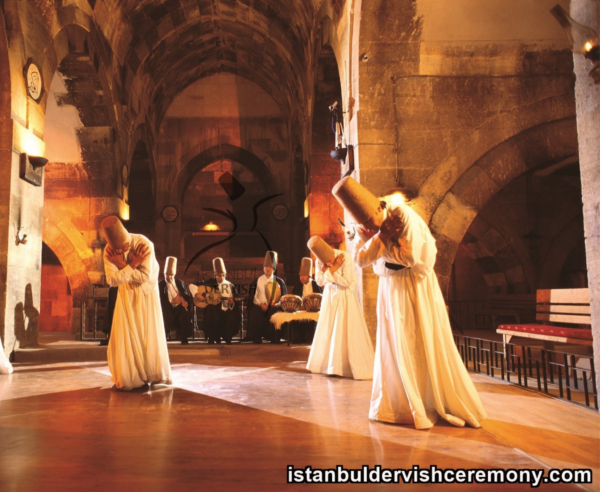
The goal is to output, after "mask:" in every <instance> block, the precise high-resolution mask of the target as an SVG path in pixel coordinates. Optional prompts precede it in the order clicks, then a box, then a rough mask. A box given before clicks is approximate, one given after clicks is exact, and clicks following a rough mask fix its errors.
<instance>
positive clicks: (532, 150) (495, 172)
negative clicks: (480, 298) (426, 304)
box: [415, 117, 578, 286]
mask: <svg viewBox="0 0 600 492" xmlns="http://www.w3.org/2000/svg"><path fill="white" fill-rule="evenodd" d="M465 152H466V153H468V152H469V151H468V150H465ZM577 152H578V148H577V134H576V127H575V121H574V118H573V117H565V118H564V119H560V120H555V121H550V122H548V123H543V124H540V125H537V126H535V127H529V128H528V129H526V130H524V131H522V132H519V133H517V134H516V135H514V136H512V137H510V138H508V139H506V140H504V141H502V142H501V143H500V144H498V145H496V146H495V147H493V148H491V149H489V150H488V151H487V152H486V153H484V154H483V155H481V156H480V157H479V158H478V159H477V160H476V161H474V162H473V163H472V164H471V165H469V166H467V167H466V168H465V169H463V170H462V172H461V173H459V174H457V175H455V174H454V173H453V171H451V170H450V169H451V166H450V167H449V168H448V169H447V174H446V177H443V176H441V175H438V176H436V178H435V179H442V180H443V181H444V182H445V183H446V185H445V191H444V194H443V195H442V196H440V197H438V196H437V195H436V194H435V193H430V194H429V195H427V194H426V195H421V196H420V197H419V198H417V200H416V201H415V202H416V204H415V205H416V207H418V208H420V210H419V211H420V212H421V213H422V214H423V215H425V216H427V217H428V218H430V227H431V230H432V232H433V233H434V235H435V236H436V239H437V243H438V261H437V263H436V271H437V273H438V276H439V277H440V281H441V282H442V284H444V286H445V285H447V282H448V279H449V275H450V272H451V268H452V263H453V261H454V255H455V254H456V249H457V247H458V244H459V243H460V242H461V241H462V239H463V237H464V235H465V233H466V232H467V230H468V228H469V226H470V225H471V223H472V221H473V219H474V218H475V217H476V216H477V214H478V213H479V211H480V210H481V209H482V208H483V207H484V206H485V204H486V203H487V202H488V201H489V200H490V199H491V198H492V197H493V196H494V195H495V194H496V193H497V192H498V191H500V190H501V189H502V188H503V187H504V186H506V185H507V184H508V183H510V182H511V181H512V180H513V179H514V178H516V177H517V176H519V175H521V174H523V173H524V172H526V171H528V170H530V169H532V168H534V167H536V166H539V165H541V164H548V163H555V162H560V161H561V160H563V159H565V158H567V157H570V156H572V155H576V154H577ZM464 159H465V157H464V154H463V156H462V157H461V159H460V160H461V161H462V160H464ZM452 161H454V162H456V163H457V166H458V160H456V159H452ZM447 162H448V161H446V163H447ZM442 166H443V167H444V168H445V167H446V164H443V165H442ZM440 172H441V171H440ZM434 174H437V170H436V173H434ZM438 183H439V182H438ZM450 184H451V186H449V185H450ZM422 190H425V192H429V191H431V190H432V181H429V180H428V181H427V182H426V183H425V184H424V186H423V187H422ZM436 203H437V206H435V204H436ZM431 205H433V206H434V207H433V208H432V209H429V210H432V212H429V213H428V212H427V210H428V209H427V206H431Z"/></svg>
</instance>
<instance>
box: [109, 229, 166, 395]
mask: <svg viewBox="0 0 600 492" xmlns="http://www.w3.org/2000/svg"><path fill="white" fill-rule="evenodd" d="M130 237H131V244H130V248H129V250H128V251H127V252H126V253H125V261H127V260H128V256H129V255H130V254H131V253H132V252H133V251H135V249H136V247H137V246H138V245H139V244H140V243H143V244H146V245H147V246H148V247H149V248H150V251H151V254H150V255H149V256H148V257H147V258H145V259H144V260H143V262H142V263H141V264H140V265H139V267H138V268H136V269H133V268H131V266H129V265H127V266H125V267H124V268H122V269H121V270H119V269H118V268H117V266H116V265H114V264H113V263H111V262H110V261H108V259H107V257H106V250H105V253H104V269H105V272H106V281H107V282H108V284H109V285H111V286H113V287H115V286H118V287H119V293H118V295H117V302H116V305H115V314H114V318H113V324H112V330H111V335H110V341H109V343H108V354H107V355H108V366H109V368H110V373H111V375H112V382H113V383H114V384H115V386H116V387H117V388H118V389H125V390H131V389H134V388H138V387H141V386H144V385H145V384H148V383H155V384H156V383H166V384H171V365H170V363H169V353H168V351H167V339H166V335H165V327H164V322H163V315H162V308H161V305H160V296H159V291H158V274H159V266H158V261H156V257H155V256H154V245H153V244H152V242H151V241H150V240H149V239H148V238H146V237H145V236H142V235H140V234H130Z"/></svg>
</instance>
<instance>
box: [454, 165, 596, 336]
mask: <svg viewBox="0 0 600 492" xmlns="http://www.w3.org/2000/svg"><path fill="white" fill-rule="evenodd" d="M583 245H584V230H583V216H582V207H581V184H580V177H579V165H578V162H577V160H576V159H570V160H567V161H562V163H560V162H559V163H556V162H545V163H541V164H540V165H539V166H537V167H535V168H533V169H531V170H530V171H528V172H526V173H524V174H521V175H520V176H517V177H516V178H514V179H513V180H512V181H511V182H510V183H509V184H508V185H506V186H505V187H504V188H502V189H501V190H500V191H499V192H498V193H496V194H495V195H494V196H493V197H491V199H490V200H489V201H488V202H487V203H486V204H485V205H484V206H483V207H482V208H481V210H479V212H478V214H477V215H476V216H475V218H474V219H473V221H472V222H471V224H470V226H469V228H468V230H467V232H466V234H465V235H464V237H463V239H462V241H461V242H460V243H459V244H458V248H457V252H456V256H455V258H454V263H453V265H452V274H451V277H450V284H449V288H448V301H449V304H450V307H451V312H452V314H453V317H454V320H455V322H456V323H457V324H458V325H459V326H460V327H461V329H475V328H482V327H485V328H487V329H496V326H492V325H491V321H492V318H491V317H489V316H488V317H485V319H484V318H482V317H481V316H480V318H479V319H476V318H475V317H474V316H476V315H477V313H480V315H481V314H482V313H486V312H489V309H487V308H486V307H485V306H486V301H489V300H491V299H497V298H502V299H505V300H506V301H510V299H514V300H517V299H518V300H519V301H523V300H525V301H526V302H528V303H529V304H530V307H531V309H530V312H529V315H528V316H529V317H530V319H529V320H528V321H533V315H534V303H535V294H536V291H537V290H538V289H545V288H551V289H556V288H575V287H585V286H586V285H587V278H586V275H585V273H586V268H585V265H586V257H585V248H584V246H583ZM467 311H468V312H469V313H470V318H469V319H467V318H466V317H465V312H467ZM525 316H526V314H524V315H523V318H524V317H525ZM496 321H497V323H500V322H514V317H513V316H506V317H505V318H501V317H500V315H498V316H496Z"/></svg>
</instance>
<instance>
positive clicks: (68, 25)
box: [41, 6, 118, 127]
mask: <svg viewBox="0 0 600 492" xmlns="http://www.w3.org/2000/svg"><path fill="white" fill-rule="evenodd" d="M56 20H57V23H56V30H55V31H54V32H51V33H50V35H51V38H52V41H51V43H50V44H49V45H48V48H47V49H46V51H45V57H44V59H43V60H42V71H43V74H44V80H45V83H46V85H47V86H46V87H45V89H46V93H48V89H49V86H48V84H50V83H51V81H52V78H53V76H54V74H55V72H56V70H57V69H58V66H59V65H60V63H61V62H62V60H63V59H64V58H65V57H66V56H67V55H68V54H69V53H70V52H71V51H72V49H71V48H72V47H73V46H74V45H76V44H77V43H78V41H80V40H81V41H82V44H83V45H84V51H85V53H86V54H87V55H88V56H89V58H90V62H91V63H92V65H93V67H94V69H95V71H96V73H97V74H98V77H99V79H100V82H101V84H102V88H103V92H104V95H105V98H106V99H108V96H109V95H110V96H111V97H110V101H109V102H108V103H107V109H108V114H109V117H110V120H111V125H112V126H113V127H115V126H116V124H117V121H118V117H117V114H116V106H115V105H114V104H113V101H115V100H117V99H116V98H115V96H114V94H115V89H116V87H115V86H114V84H113V82H112V77H111V76H110V70H109V67H111V59H112V58H113V56H114V54H113V52H112V49H111V47H110V45H109V43H108V41H107V39H106V38H105V37H104V35H103V34H102V33H100V32H99V30H98V28H97V27H96V23H95V21H94V20H93V19H92V18H91V17H90V16H89V14H88V13H87V12H85V11H84V10H82V9H80V8H79V7H76V6H65V7H60V8H59V9H57V11H56ZM46 101H47V99H46V98H44V99H43V100H42V101H41V103H42V104H41V105H42V109H43V110H44V111H45V105H46Z"/></svg>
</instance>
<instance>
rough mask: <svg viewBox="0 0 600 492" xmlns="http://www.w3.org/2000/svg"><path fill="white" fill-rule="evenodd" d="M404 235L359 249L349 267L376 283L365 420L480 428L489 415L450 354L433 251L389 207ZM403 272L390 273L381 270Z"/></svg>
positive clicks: (407, 218) (425, 234) (415, 220)
mask: <svg viewBox="0 0 600 492" xmlns="http://www.w3.org/2000/svg"><path fill="white" fill-rule="evenodd" d="M389 213H391V214H393V215H399V216H400V217H401V218H402V220H403V222H404V229H403V231H402V232H401V233H400V234H399V235H396V236H393V237H392V238H390V239H389V240H387V241H385V244H384V243H383V242H382V241H381V239H379V237H378V236H374V237H373V238H371V239H370V240H368V241H367V242H366V243H364V242H363V241H360V243H359V244H358V247H357V248H356V250H355V256H354V260H355V261H356V263H357V264H358V266H360V267H361V268H365V267H367V266H369V265H371V264H372V265H373V270H374V271H375V273H376V274H377V275H378V276H379V290H378V294H377V344H376V350H375V368H374V375H373V392H372V396H371V409H370V412H369V418H371V419H372V420H379V421H383V422H391V423H397V424H412V423H414V425H415V427H416V428H417V429H427V428H430V427H432V426H433V425H434V424H435V422H436V421H437V419H438V417H439V416H441V417H442V418H444V419H445V420H447V421H448V422H450V423H451V424H453V425H456V426H460V427H462V426H464V425H465V422H466V423H468V424H469V425H471V426H473V427H479V426H480V423H481V421H482V420H484V419H485V418H486V417H487V415H486V413H485V410H484V408H483V405H482V404H481V400H480V398H479V395H478V394H477V391H476V389H475V386H474V385H473V382H472V381H471V378H470V377H469V374H468V372H467V370H466V368H465V366H464V364H463V362H462V359H461V357H460V355H459V353H458V350H457V349H456V345H455V343H454V339H453V336H452V331H451V328H450V321H449V318H448V312H447V311H446V304H445V302H444V297H443V295H442V291H441V289H440V286H439V283H438V280H437V277H436V274H435V272H434V270H433V266H434V264H435V260H436V253H437V249H436V246H435V239H434V238H433V236H432V235H431V232H430V231H429V228H428V227H427V224H425V222H424V221H423V219H422V218H421V217H420V216H419V215H418V214H417V213H416V212H415V211H413V210H412V209H411V208H410V207H409V206H408V205H405V204H401V205H388V208H387V209H386V210H385V212H384V214H385V217H387V215H388V214H389ZM386 262H389V263H395V264H399V265H403V266H405V267H406V268H405V269H402V270H392V269H389V268H387V267H386V266H385V263H386Z"/></svg>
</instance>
